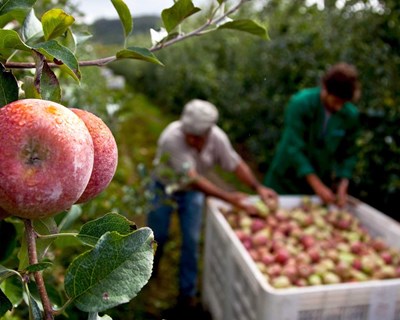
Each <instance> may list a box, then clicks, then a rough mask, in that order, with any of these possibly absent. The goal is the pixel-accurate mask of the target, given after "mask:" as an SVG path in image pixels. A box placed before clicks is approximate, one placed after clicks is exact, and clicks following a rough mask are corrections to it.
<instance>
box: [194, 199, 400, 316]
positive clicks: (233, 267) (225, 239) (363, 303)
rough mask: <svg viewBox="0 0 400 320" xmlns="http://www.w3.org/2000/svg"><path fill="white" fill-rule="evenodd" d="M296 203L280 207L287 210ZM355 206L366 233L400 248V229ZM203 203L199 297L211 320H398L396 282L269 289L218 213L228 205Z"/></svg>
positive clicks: (399, 283)
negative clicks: (205, 218) (203, 221)
mask: <svg viewBox="0 0 400 320" xmlns="http://www.w3.org/2000/svg"><path fill="white" fill-rule="evenodd" d="M300 199H301V197H300V196H281V197H280V200H279V202H280V205H281V206H282V207H287V208H290V207H294V206H298V205H299V203H300ZM313 200H314V201H315V198H314V199H313ZM353 200H355V199H353ZM355 201H356V200H355ZM356 202H357V204H356V205H355V206H353V208H352V209H351V212H353V214H354V215H355V216H357V217H358V218H359V219H360V220H361V221H362V222H363V225H365V227H366V228H367V229H368V231H369V232H370V234H371V235H373V236H380V237H382V238H383V239H384V240H385V241H386V243H387V244H389V245H391V246H394V247H396V248H399V249H400V224H399V223H397V222H396V221H394V220H393V219H391V218H389V217H387V216H385V215H384V214H382V213H381V212H379V211H377V210H375V209H374V208H372V207H370V206H368V205H367V204H365V203H362V202H360V201H356ZM207 204H208V205H207V207H208V210H207V226H206V240H205V252H204V254H205V256H204V271H203V294H202V296H203V303H204V305H205V306H206V307H207V308H208V309H209V311H210V312H211V314H212V316H213V320H400V279H391V280H373V281H366V282H359V283H351V284H349V283H341V284H334V285H319V286H310V287H303V288H288V289H275V288H273V287H272V286H270V285H269V284H268V282H267V281H266V279H265V277H264V276H263V274H262V273H261V272H260V271H259V269H258V268H257V266H256V264H255V263H254V261H253V260H252V258H251V257H250V255H249V254H248V252H247V250H246V249H245V248H244V246H243V245H242V244H241V242H240V240H239V239H238V238H237V237H236V235H235V233H234V232H233V230H232V229H231V227H230V226H229V224H228V222H227V221H226V220H225V218H224V216H223V215H222V213H221V212H220V210H219V208H221V207H223V206H227V204H226V203H224V202H222V201H220V200H217V199H215V198H209V199H208V200H207Z"/></svg>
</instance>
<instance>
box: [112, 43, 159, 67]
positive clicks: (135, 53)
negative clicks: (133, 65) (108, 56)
mask: <svg viewBox="0 0 400 320" xmlns="http://www.w3.org/2000/svg"><path fill="white" fill-rule="evenodd" d="M116 57H117V59H136V60H144V61H147V62H151V63H155V64H159V65H161V66H164V64H163V63H162V62H161V61H160V60H158V59H157V57H156V56H155V55H154V54H153V53H152V52H151V51H150V50H148V49H146V48H139V47H129V48H126V49H123V50H121V51H118V52H117V54H116Z"/></svg>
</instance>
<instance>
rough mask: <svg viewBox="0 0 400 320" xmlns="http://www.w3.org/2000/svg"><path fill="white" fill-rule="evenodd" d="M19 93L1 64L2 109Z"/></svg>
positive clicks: (9, 74) (16, 98)
mask: <svg viewBox="0 0 400 320" xmlns="http://www.w3.org/2000/svg"><path fill="white" fill-rule="evenodd" d="M18 92H19V89H18V82H17V79H16V78H15V77H14V75H13V74H12V72H11V71H7V70H6V69H5V68H4V66H3V65H2V64H1V63H0V108H1V107H4V106H5V105H6V104H8V103H10V102H13V101H15V100H18ZM0 259H1V256H0Z"/></svg>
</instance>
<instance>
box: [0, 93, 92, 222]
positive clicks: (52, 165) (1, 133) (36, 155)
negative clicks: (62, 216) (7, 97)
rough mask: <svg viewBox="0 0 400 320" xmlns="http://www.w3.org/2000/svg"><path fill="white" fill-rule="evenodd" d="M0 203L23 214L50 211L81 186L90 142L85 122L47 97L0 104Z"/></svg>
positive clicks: (66, 203) (64, 205) (70, 200)
mask: <svg viewBox="0 0 400 320" xmlns="http://www.w3.org/2000/svg"><path fill="white" fill-rule="evenodd" d="M0 146H1V152H0V206H1V207H2V208H3V209H4V210H5V211H7V212H10V213H11V214H12V215H15V216H18V217H21V218H42V217H47V216H52V215H54V214H56V213H59V212H60V211H63V210H66V209H68V208H70V207H71V206H72V205H73V204H74V203H75V202H76V201H77V200H78V199H79V197H80V196H81V195H82V193H83V192H84V190H85V188H86V186H87V184H88V182H89V179H90V176H91V173H92V168H93V161H94V148H93V142H92V138H91V136H90V133H89V131H88V129H87V128H86V126H85V124H84V122H83V121H82V120H81V119H80V118H79V117H78V116H77V115H76V114H75V113H73V112H72V111H71V110H69V109H68V108H66V107H64V106H62V105H60V104H58V103H55V102H51V101H46V100H39V99H23V100H17V101H14V102H12V103H10V104H8V105H6V106H4V107H3V108H1V109H0Z"/></svg>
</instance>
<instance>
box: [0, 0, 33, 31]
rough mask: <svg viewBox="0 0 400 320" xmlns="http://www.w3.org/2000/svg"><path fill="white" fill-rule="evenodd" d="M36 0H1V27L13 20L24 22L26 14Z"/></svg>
mask: <svg viewBox="0 0 400 320" xmlns="http://www.w3.org/2000/svg"><path fill="white" fill-rule="evenodd" d="M35 3H36V0H3V1H0V27H3V26H5V25H6V24H7V23H8V22H10V21H12V20H17V21H18V22H20V23H22V21H23V20H24V19H25V16H26V14H27V13H28V11H29V10H30V9H31V8H32V6H33V5H34V4H35Z"/></svg>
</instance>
